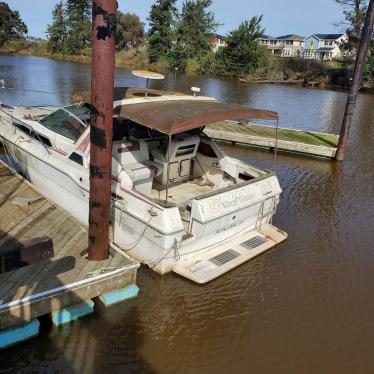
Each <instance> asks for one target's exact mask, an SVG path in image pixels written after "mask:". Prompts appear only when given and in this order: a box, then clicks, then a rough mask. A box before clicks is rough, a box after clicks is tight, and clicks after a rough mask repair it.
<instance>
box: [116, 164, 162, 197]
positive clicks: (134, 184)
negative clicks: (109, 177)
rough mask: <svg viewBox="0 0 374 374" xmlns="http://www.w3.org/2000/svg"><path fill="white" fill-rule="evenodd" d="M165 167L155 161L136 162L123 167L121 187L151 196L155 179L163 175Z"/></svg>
mask: <svg viewBox="0 0 374 374" xmlns="http://www.w3.org/2000/svg"><path fill="white" fill-rule="evenodd" d="M163 169H164V168H163V166H162V165H161V164H159V163H157V162H154V161H143V162H134V163H132V164H127V165H123V166H122V173H121V174H120V179H121V186H123V187H128V188H131V189H133V188H134V189H135V190H137V191H139V192H141V193H142V194H144V195H147V196H150V195H151V192H152V184H153V178H154V177H157V176H158V175H160V174H162V172H163Z"/></svg>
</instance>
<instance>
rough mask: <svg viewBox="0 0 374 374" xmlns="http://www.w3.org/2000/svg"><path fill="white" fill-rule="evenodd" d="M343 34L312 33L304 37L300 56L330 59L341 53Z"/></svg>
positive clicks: (344, 36) (311, 58)
mask: <svg viewBox="0 0 374 374" xmlns="http://www.w3.org/2000/svg"><path fill="white" fill-rule="evenodd" d="M346 39H347V35H345V34H313V35H311V36H309V37H307V38H306V39H305V45H304V48H303V49H302V51H301V57H302V58H304V59H310V60H323V61H327V60H332V59H334V58H336V57H339V56H340V55H341V50H340V45H341V43H342V42H344V41H345V40H346Z"/></svg>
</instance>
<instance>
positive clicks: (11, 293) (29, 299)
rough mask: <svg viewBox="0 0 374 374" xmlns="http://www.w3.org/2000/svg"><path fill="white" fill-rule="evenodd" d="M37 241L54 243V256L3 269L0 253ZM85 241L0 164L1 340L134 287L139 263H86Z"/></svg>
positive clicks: (65, 217) (82, 232)
mask: <svg viewBox="0 0 374 374" xmlns="http://www.w3.org/2000/svg"><path fill="white" fill-rule="evenodd" d="M37 237H39V238H40V237H44V238H45V237H47V238H48V239H51V240H52V241H53V257H51V258H49V259H43V260H42V261H36V262H33V263H32V264H27V265H26V266H23V267H20V268H16V269H13V270H11V269H7V267H9V266H10V267H12V259H10V260H9V259H6V261H4V256H1V254H2V252H1V249H2V248H5V247H6V246H7V247H8V248H9V246H12V245H13V246H15V247H17V243H22V242H24V241H27V240H30V239H33V238H37ZM87 241H88V234H87V230H86V228H84V227H83V226H82V225H81V224H80V223H79V222H77V221H76V220H75V219H74V218H73V217H71V216H70V215H69V214H68V213H66V212H65V211H64V210H62V209H61V208H59V207H57V206H56V205H54V204H53V203H52V202H51V201H49V200H48V199H47V198H46V197H44V196H43V195H42V194H41V193H40V192H38V191H37V190H36V189H35V188H34V187H33V186H32V185H31V184H30V183H29V182H27V181H26V180H25V179H23V178H22V177H21V176H19V175H15V174H13V173H12V171H11V170H10V169H9V168H8V167H7V166H6V165H5V164H4V163H3V162H2V161H0V260H3V261H2V265H3V266H2V268H3V272H2V274H0V340H1V339H2V337H1V334H2V332H4V330H5V331H9V329H11V330H12V329H16V330H17V327H18V326H24V325H25V324H26V325H27V323H30V321H33V320H34V321H35V318H36V317H39V316H42V315H45V314H49V313H52V315H53V313H58V312H59V311H61V310H65V309H66V308H69V307H72V306H76V305H79V304H81V303H86V304H87V301H89V302H91V301H90V299H92V298H96V297H98V296H102V295H104V296H107V295H110V294H111V293H112V294H113V293H116V292H118V290H124V289H126V288H129V287H136V285H135V281H136V272H137V268H138V267H139V263H137V262H135V261H134V260H132V259H130V258H129V257H128V256H126V255H125V254H124V253H121V251H118V249H117V250H116V251H114V250H112V249H111V255H110V257H109V259H107V260H105V261H101V262H92V261H88V260H87V253H86V249H87ZM4 270H5V272H4ZM7 270H10V271H7ZM0 273H1V269H0ZM130 293H131V292H130ZM135 293H137V292H135ZM112 299H113V298H112ZM115 299H116V298H114V300H115ZM91 309H92V308H91ZM65 311H66V310H65ZM52 319H53V318H52ZM21 340H22V339H21ZM0 348H1V343H0Z"/></svg>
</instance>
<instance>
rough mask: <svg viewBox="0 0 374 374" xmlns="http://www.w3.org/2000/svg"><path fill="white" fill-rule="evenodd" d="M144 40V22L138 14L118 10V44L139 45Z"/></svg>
mask: <svg viewBox="0 0 374 374" xmlns="http://www.w3.org/2000/svg"><path fill="white" fill-rule="evenodd" d="M143 40H144V23H143V22H140V19H139V17H138V16H137V15H136V14H130V13H122V12H120V11H118V12H117V29H116V45H117V47H126V46H127V45H131V46H132V47H134V48H135V47H137V46H138V45H139V44H141V43H143Z"/></svg>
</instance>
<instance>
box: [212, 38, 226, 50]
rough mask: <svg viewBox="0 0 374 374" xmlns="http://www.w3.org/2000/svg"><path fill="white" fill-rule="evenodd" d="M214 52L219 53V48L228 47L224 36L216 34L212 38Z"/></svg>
mask: <svg viewBox="0 0 374 374" xmlns="http://www.w3.org/2000/svg"><path fill="white" fill-rule="evenodd" d="M212 45H213V52H217V51H218V49H219V48H221V47H226V42H225V37H224V36H222V35H218V34H214V35H213V36H212Z"/></svg>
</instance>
